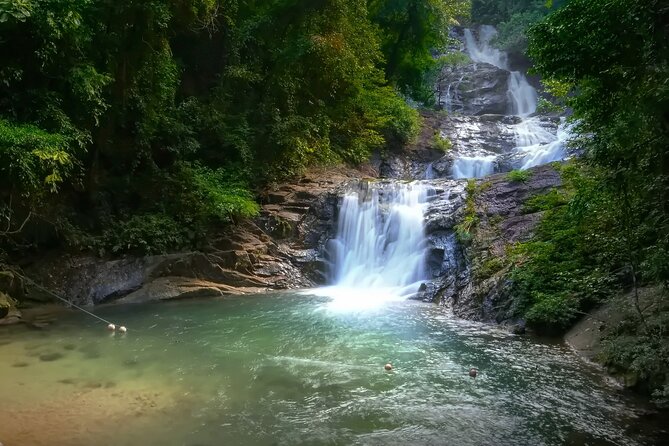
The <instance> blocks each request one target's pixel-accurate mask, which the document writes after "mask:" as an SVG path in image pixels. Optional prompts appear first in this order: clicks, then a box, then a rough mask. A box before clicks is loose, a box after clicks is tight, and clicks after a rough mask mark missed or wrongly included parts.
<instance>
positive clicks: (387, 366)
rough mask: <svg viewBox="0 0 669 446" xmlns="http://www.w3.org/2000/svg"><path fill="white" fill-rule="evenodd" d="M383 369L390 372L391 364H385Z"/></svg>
mask: <svg viewBox="0 0 669 446" xmlns="http://www.w3.org/2000/svg"><path fill="white" fill-rule="evenodd" d="M384 368H385V369H386V370H392V369H393V365H392V364H391V363H388V364H386V366H385V367H384Z"/></svg>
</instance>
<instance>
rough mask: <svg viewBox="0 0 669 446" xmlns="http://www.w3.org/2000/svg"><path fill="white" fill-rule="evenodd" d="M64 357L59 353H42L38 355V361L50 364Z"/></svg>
mask: <svg viewBox="0 0 669 446" xmlns="http://www.w3.org/2000/svg"><path fill="white" fill-rule="evenodd" d="M64 356H65V355H63V354H62V353H59V352H52V353H42V354H41V355H39V359H40V361H44V362H51V361H57V360H58V359H61V358H63V357H64Z"/></svg>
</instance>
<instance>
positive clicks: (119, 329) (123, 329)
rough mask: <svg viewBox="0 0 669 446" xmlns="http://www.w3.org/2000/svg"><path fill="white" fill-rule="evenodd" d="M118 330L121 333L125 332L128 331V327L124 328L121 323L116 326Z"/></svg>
mask: <svg viewBox="0 0 669 446" xmlns="http://www.w3.org/2000/svg"><path fill="white" fill-rule="evenodd" d="M118 331H119V332H121V333H126V332H127V331H128V329H127V328H125V326H123V325H121V326H120V327H118Z"/></svg>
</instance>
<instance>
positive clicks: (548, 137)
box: [444, 25, 569, 178]
mask: <svg viewBox="0 0 669 446" xmlns="http://www.w3.org/2000/svg"><path fill="white" fill-rule="evenodd" d="M496 35H497V31H496V30H495V28H493V27H492V26H488V25H483V26H481V27H480V28H479V29H478V30H476V31H473V30H471V29H465V30H464V31H463V36H462V40H463V43H464V51H465V52H466V53H467V54H468V55H469V57H470V59H471V61H472V62H473V64H470V65H469V68H467V69H468V70H470V71H469V73H471V72H477V73H478V72H481V73H491V74H492V75H493V77H492V78H486V77H483V78H482V79H483V81H482V82H479V83H478V84H471V83H468V81H467V76H469V74H467V72H466V71H465V72H462V71H460V72H456V73H455V74H454V76H453V77H452V79H453V80H452V81H451V82H450V83H449V84H448V85H447V87H446V88H445V89H444V90H445V93H446V94H445V102H444V105H445V106H446V107H447V108H448V109H449V111H450V108H452V107H453V104H456V103H457V104H459V105H460V107H463V106H464V104H465V102H464V101H465V99H464V98H468V99H467V100H469V101H470V103H472V104H476V103H478V102H477V101H479V100H480V99H479V98H477V97H476V95H475V93H476V92H477V90H476V89H474V88H473V87H475V86H477V85H479V87H478V88H479V89H480V90H478V91H491V89H492V88H495V89H496V88H498V87H493V86H494V85H495V84H494V82H497V84H496V85H499V81H498V80H497V79H500V78H501V79H502V80H506V97H504V96H503V94H504V93H503V90H502V92H500V93H496V94H498V96H496V98H499V99H498V100H497V101H496V103H498V104H500V105H501V106H502V107H501V110H499V109H495V111H487V112H483V113H486V114H488V115H487V116H488V117H487V118H480V119H479V118H474V117H472V118H471V119H470V121H469V122H467V123H464V124H466V125H467V127H465V129H464V130H461V131H458V130H456V131H455V132H454V134H456V135H457V136H460V135H461V134H463V132H465V135H467V132H469V135H473V134H476V132H480V133H479V134H480V135H482V138H483V140H477V139H475V138H472V137H468V139H469V140H471V141H472V142H473V143H475V144H476V145H473V144H471V143H469V144H465V145H464V146H463V145H462V144H460V145H459V147H458V150H457V152H455V155H454V156H452V158H451V159H452V163H451V168H450V174H451V176H452V177H453V178H480V177H483V176H486V175H489V174H492V173H494V172H495V171H500V170H501V171H504V170H510V169H528V168H530V167H534V166H537V165H539V164H543V163H546V162H550V161H556V160H560V159H563V158H565V156H566V141H567V139H568V137H569V132H568V129H569V128H568V127H567V126H566V125H565V123H564V120H562V122H561V124H560V126H559V127H558V128H557V130H556V127H555V120H551V118H546V117H544V116H540V115H537V108H538V102H539V94H538V93H537V90H536V89H535V88H534V87H533V86H532V84H531V83H530V82H529V81H528V79H527V77H526V76H525V74H524V73H522V72H520V71H514V70H512V68H511V66H510V64H509V60H508V55H507V54H506V53H505V52H504V51H500V50H499V49H497V48H494V46H493V44H492V43H493V41H494V39H495V37H496ZM472 70H473V71H472ZM503 73H506V75H504V74H503ZM495 76H496V77H495ZM470 79H471V77H470ZM489 79H492V81H490V80H489ZM469 82H471V81H469ZM462 85H464V87H462V89H461V90H460V91H458V89H459V88H461V86H462ZM495 91H499V90H498V89H497V90H495ZM472 92H474V94H473V93H472ZM463 95H465V96H463ZM488 108H490V107H488ZM505 108H506V111H504V109H505ZM497 110H499V111H497ZM479 113H480V112H479ZM479 113H476V115H478V114H479ZM483 113H481V114H483ZM492 114H495V116H500V118H491V117H490V116H492ZM502 114H505V115H506V116H508V117H509V118H514V119H515V122H514V120H511V119H510V120H508V121H506V122H505V123H504V124H499V126H500V127H499V128H502V129H503V131H505V132H506V134H507V135H509V136H508V137H507V138H509V139H510V140H511V144H512V145H506V146H504V147H502V148H493V147H490V146H488V145H486V144H485V143H486V142H487V141H486V138H488V139H489V138H490V136H489V135H492V134H494V133H491V132H489V131H488V133H484V130H482V129H483V128H485V126H486V125H487V124H485V122H486V121H483V119H485V120H487V122H490V121H491V119H492V120H495V119H497V120H498V122H501V119H502V118H501V115H502ZM477 119H478V120H477ZM452 134H453V133H452ZM485 135H488V136H485ZM479 141H480V142H479ZM481 143H483V144H481Z"/></svg>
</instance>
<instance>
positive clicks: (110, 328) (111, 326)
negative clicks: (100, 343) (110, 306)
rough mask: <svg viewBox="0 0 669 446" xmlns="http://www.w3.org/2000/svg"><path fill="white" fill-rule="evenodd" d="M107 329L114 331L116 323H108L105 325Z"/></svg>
mask: <svg viewBox="0 0 669 446" xmlns="http://www.w3.org/2000/svg"><path fill="white" fill-rule="evenodd" d="M107 330H109V331H115V330H116V325H114V324H109V325H107Z"/></svg>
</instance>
